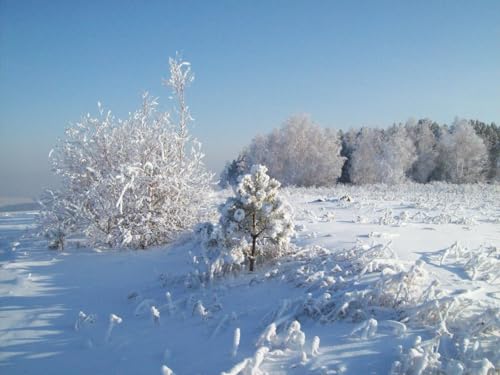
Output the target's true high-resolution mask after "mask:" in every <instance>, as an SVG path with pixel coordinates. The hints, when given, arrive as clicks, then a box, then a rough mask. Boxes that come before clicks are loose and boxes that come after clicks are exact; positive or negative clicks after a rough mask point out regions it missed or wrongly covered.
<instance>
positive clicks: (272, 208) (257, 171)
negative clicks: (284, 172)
mask: <svg viewBox="0 0 500 375" xmlns="http://www.w3.org/2000/svg"><path fill="white" fill-rule="evenodd" d="M279 188H280V183H279V182H278V181H277V180H275V179H273V178H270V177H269V176H268V175H267V168H266V167H265V166H263V165H254V166H252V168H251V171H250V174H247V175H244V176H243V178H242V179H241V181H240V183H239V185H238V187H237V188H236V191H235V193H236V196H235V197H230V198H228V199H227V201H226V203H225V204H224V205H223V206H222V207H221V218H220V226H221V230H222V234H223V236H224V237H225V238H226V240H227V242H228V244H229V246H231V244H232V245H234V246H240V244H241V243H242V242H243V243H244V244H248V246H246V248H247V250H246V256H247V259H248V261H249V269H250V271H253V270H254V267H255V261H256V259H257V257H258V256H261V257H263V258H267V257H275V256H277V255H280V254H281V253H282V251H283V250H284V249H285V248H286V247H287V245H288V243H289V240H290V237H291V235H292V234H293V225H292V220H291V209H290V206H289V205H288V203H287V202H285V200H284V199H283V198H282V197H281V196H280V194H279ZM264 248H265V249H264Z"/></svg>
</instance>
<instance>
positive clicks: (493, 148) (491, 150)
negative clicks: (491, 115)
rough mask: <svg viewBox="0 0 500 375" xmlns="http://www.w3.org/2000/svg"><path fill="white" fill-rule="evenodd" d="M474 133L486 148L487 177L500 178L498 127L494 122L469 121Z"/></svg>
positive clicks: (499, 132) (499, 134) (499, 130)
mask: <svg viewBox="0 0 500 375" xmlns="http://www.w3.org/2000/svg"><path fill="white" fill-rule="evenodd" d="M471 125H472V126H473V127H474V130H475V131H476V134H477V135H478V136H479V137H481V139H482V140H483V142H484V144H485V146H486V148H487V149H488V156H489V158H488V159H489V165H488V172H487V176H486V177H487V178H488V179H489V180H492V181H494V180H500V127H499V126H497V125H496V124H495V123H491V124H485V123H484V122H481V121H477V120H476V121H471Z"/></svg>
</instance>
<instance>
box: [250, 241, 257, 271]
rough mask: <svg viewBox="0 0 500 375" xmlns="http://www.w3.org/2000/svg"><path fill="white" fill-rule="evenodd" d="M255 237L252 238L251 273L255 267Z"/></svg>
mask: <svg viewBox="0 0 500 375" xmlns="http://www.w3.org/2000/svg"><path fill="white" fill-rule="evenodd" d="M256 241H257V236H252V254H251V255H250V272H253V270H254V266H255V243H256Z"/></svg>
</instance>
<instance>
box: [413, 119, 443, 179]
mask: <svg viewBox="0 0 500 375" xmlns="http://www.w3.org/2000/svg"><path fill="white" fill-rule="evenodd" d="M406 129H407V132H408V135H409V137H410V139H411V140H412V141H413V143H414V145H415V149H416V157H417V159H416V160H415V162H414V163H413V166H412V168H411V171H410V175H411V178H412V179H413V180H414V181H416V182H422V183H425V182H429V180H430V179H431V176H432V174H433V173H434V171H435V169H436V167H437V164H438V163H437V158H438V155H439V152H438V148H437V140H436V136H435V135H434V132H433V131H432V122H431V121H430V120H428V119H424V120H419V121H418V122H416V123H414V122H411V121H408V122H407V123H406Z"/></svg>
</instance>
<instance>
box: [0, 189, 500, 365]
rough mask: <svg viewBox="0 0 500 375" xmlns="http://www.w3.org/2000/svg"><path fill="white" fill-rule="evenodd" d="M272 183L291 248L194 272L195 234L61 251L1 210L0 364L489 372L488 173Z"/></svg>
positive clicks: (498, 257) (499, 317) (498, 217)
mask: <svg viewBox="0 0 500 375" xmlns="http://www.w3.org/2000/svg"><path fill="white" fill-rule="evenodd" d="M283 193H284V195H285V196H286V197H287V198H288V200H289V201H290V203H291V204H292V206H293V209H294V215H295V230H296V234H295V238H294V239H293V241H292V246H293V248H294V253H293V254H292V255H289V256H287V257H285V258H282V259H280V260H279V261H275V262H274V263H270V264H257V265H256V268H257V270H256V272H254V273H249V272H247V271H240V272H239V273H237V274H231V275H225V276H224V277H220V278H216V279H212V280H208V281H207V279H206V278H204V277H202V276H203V275H200V274H199V271H198V268H199V267H198V266H199V259H200V258H199V257H200V256H201V255H200V254H202V251H201V250H200V244H199V241H198V240H197V239H196V238H194V237H193V236H189V235H186V236H185V237H183V239H181V240H179V241H177V242H176V243H174V244H171V245H169V246H167V247H164V248H154V249H150V250H147V251H142V250H141V251H133V250H109V251H108V250H106V251H105V250H97V249H89V248H82V247H78V241H76V240H73V241H72V244H71V245H70V246H68V248H67V249H66V251H64V252H59V251H55V250H49V249H47V246H46V245H47V244H46V242H45V241H43V240H40V239H34V238H33V237H32V236H31V235H30V233H31V230H32V229H33V226H34V215H35V213H34V212H11V213H5V212H4V213H0V374H12V375H14V374H41V373H43V374H161V373H163V374H165V373H169V374H170V373H175V374H177V375H183V374H193V375H196V374H221V373H225V374H234V375H236V374H428V373H433V372H434V373H437V372H438V371H441V373H444V374H462V373H463V374H466V373H470V374H476V373H477V374H481V373H484V374H488V370H489V369H493V368H496V369H497V370H498V369H500V355H499V354H498V348H500V313H499V312H500V185H448V184H429V185H416V184H407V185H397V186H390V187H389V186H383V185H375V186H364V187H355V186H341V185H339V186H337V187H334V188H331V189H285V190H284V192H283ZM225 194H226V193H224V192H222V193H221V194H220V198H219V202H217V203H221V202H223V200H224V196H225ZM345 196H348V197H350V200H346V199H341V197H345ZM111 330H112V332H111ZM236 332H237V333H236ZM490 373H491V371H490Z"/></svg>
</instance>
